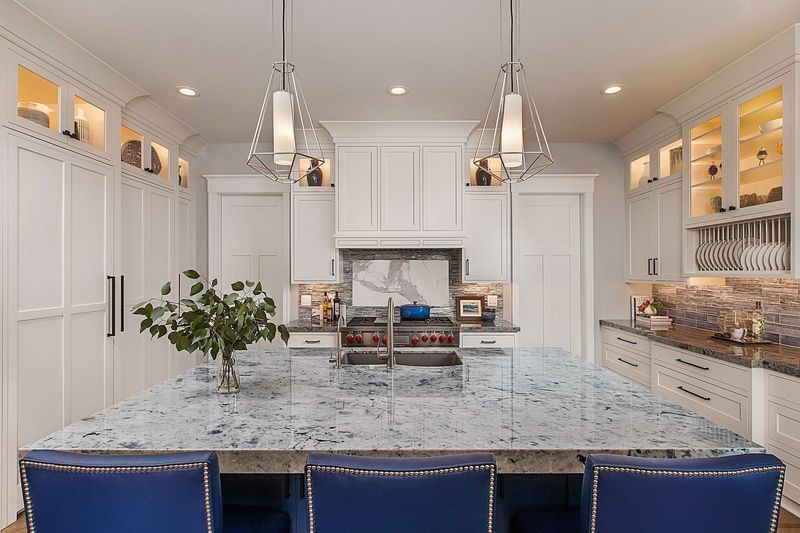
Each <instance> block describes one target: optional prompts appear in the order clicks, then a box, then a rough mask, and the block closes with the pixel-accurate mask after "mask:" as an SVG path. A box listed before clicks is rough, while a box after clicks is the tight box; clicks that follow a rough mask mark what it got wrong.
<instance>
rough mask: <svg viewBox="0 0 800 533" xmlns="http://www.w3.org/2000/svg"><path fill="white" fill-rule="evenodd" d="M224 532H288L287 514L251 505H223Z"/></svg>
mask: <svg viewBox="0 0 800 533" xmlns="http://www.w3.org/2000/svg"><path fill="white" fill-rule="evenodd" d="M222 523H223V526H224V528H223V531H224V533H289V527H290V521H289V515H287V514H286V513H283V512H281V511H271V510H269V509H265V508H264V507H258V506H253V505H224V506H223V507H222Z"/></svg>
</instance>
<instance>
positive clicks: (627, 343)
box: [603, 328, 650, 358]
mask: <svg viewBox="0 0 800 533" xmlns="http://www.w3.org/2000/svg"><path fill="white" fill-rule="evenodd" d="M603 342H604V343H607V344H613V345H615V346H618V347H620V348H624V349H625V350H628V351H631V352H637V353H640V354H642V355H645V356H647V357H648V358H649V357H650V340H649V339H646V338H644V337H641V336H639V335H634V334H633V333H628V332H625V331H622V330H619V329H614V328H603Z"/></svg>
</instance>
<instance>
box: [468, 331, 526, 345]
mask: <svg viewBox="0 0 800 533" xmlns="http://www.w3.org/2000/svg"><path fill="white" fill-rule="evenodd" d="M516 345H517V334H516V333H505V332H501V333H469V332H464V333H461V347H462V348H514V347H515V346H516Z"/></svg>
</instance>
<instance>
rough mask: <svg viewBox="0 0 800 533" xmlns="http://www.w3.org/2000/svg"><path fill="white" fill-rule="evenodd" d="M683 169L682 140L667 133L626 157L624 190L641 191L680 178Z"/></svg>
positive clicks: (630, 191)
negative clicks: (660, 138)
mask: <svg viewBox="0 0 800 533" xmlns="http://www.w3.org/2000/svg"><path fill="white" fill-rule="evenodd" d="M682 171H683V140H682V139H681V138H680V137H679V136H678V135H677V134H675V135H667V136H666V137H665V138H663V139H662V140H660V141H658V142H656V143H653V144H649V145H647V146H645V147H644V148H641V149H639V150H637V151H636V152H634V154H633V155H632V156H628V157H627V158H626V180H625V182H626V190H627V192H628V194H636V193H643V192H645V191H649V190H651V189H654V188H655V187H658V186H659V185H664V184H665V183H667V182H671V181H676V180H680V177H681V174H682Z"/></svg>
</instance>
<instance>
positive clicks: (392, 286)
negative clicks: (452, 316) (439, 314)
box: [353, 259, 450, 307]
mask: <svg viewBox="0 0 800 533" xmlns="http://www.w3.org/2000/svg"><path fill="white" fill-rule="evenodd" d="M449 290H450V288H449V286H448V263H447V261H445V260H439V259H420V260H409V259H378V260H360V261H354V262H353V305H355V306H361V307H363V306H378V305H385V304H386V300H387V298H388V297H389V296H392V297H394V299H395V303H396V304H397V305H403V304H410V303H413V302H417V303H419V304H426V305H430V306H435V307H447V305H448V304H449V300H450V298H449Z"/></svg>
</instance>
